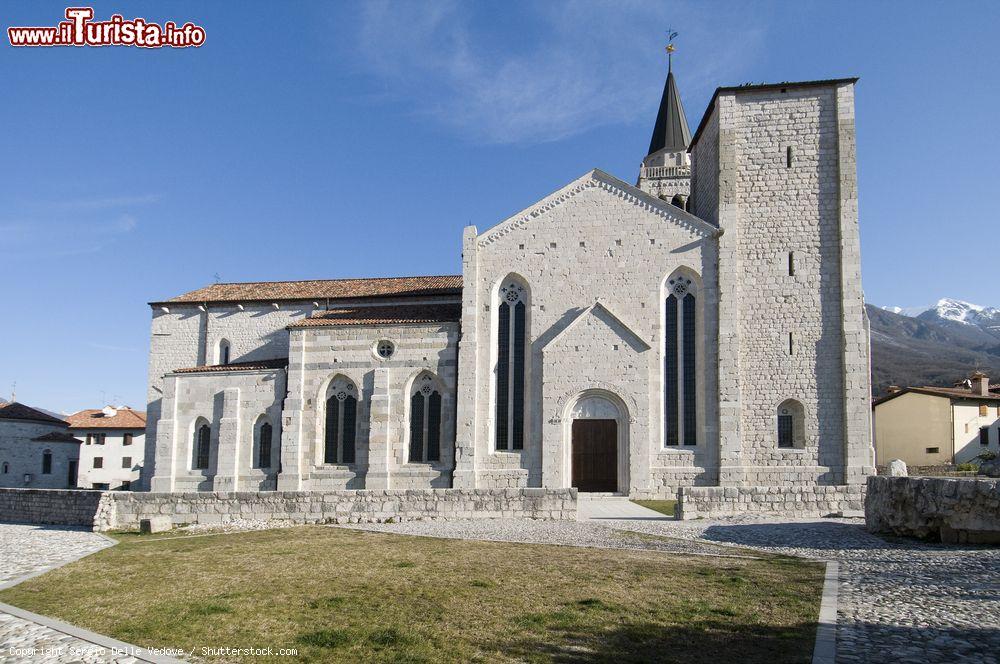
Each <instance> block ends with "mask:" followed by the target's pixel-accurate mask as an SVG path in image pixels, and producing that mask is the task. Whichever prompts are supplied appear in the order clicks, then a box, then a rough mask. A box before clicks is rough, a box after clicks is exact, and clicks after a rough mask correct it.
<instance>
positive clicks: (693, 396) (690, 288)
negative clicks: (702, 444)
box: [663, 275, 698, 446]
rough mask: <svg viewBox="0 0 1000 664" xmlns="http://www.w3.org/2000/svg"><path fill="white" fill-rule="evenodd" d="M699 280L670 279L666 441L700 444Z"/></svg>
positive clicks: (665, 372) (666, 336)
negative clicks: (696, 292) (698, 394)
mask: <svg viewBox="0 0 1000 664" xmlns="http://www.w3.org/2000/svg"><path fill="white" fill-rule="evenodd" d="M694 288H695V284H694V282H692V280H691V279H689V278H688V277H686V276H683V275H679V276H675V277H671V278H670V279H669V280H668V281H667V292H668V295H667V299H666V303H665V311H664V320H663V335H664V356H663V379H664V389H663V395H664V419H665V421H664V442H665V444H666V445H669V446H676V445H682V444H683V445H686V446H690V445H697V444H698V401H697V393H698V379H697V376H698V373H697V371H698V360H697V353H698V343H697V342H698V336H697V335H698V325H697V310H696V304H697V300H696V297H695V293H694Z"/></svg>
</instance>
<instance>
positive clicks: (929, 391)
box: [872, 385, 1000, 407]
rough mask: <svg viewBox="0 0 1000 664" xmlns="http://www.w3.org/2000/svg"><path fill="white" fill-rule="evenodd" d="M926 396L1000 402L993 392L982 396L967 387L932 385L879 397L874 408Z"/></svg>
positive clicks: (873, 405) (997, 395)
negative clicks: (899, 399) (902, 397)
mask: <svg viewBox="0 0 1000 664" xmlns="http://www.w3.org/2000/svg"><path fill="white" fill-rule="evenodd" d="M911 392H912V393H913V394H926V395H928V396H932V397H943V398H946V399H965V400H968V401H987V402H990V403H992V402H995V401H1000V394H996V393H994V392H991V393H989V394H980V393H979V392H974V391H972V390H970V389H968V388H966V387H933V386H930V385H925V386H923V387H904V388H903V389H901V390H899V391H898V392H893V393H892V394H887V395H886V396H884V397H879V398H878V399H875V400H874V401H873V402H872V407H875V406H880V405H882V404H884V403H885V402H886V401H892V400H893V399H895V398H896V397H901V396H903V395H904V394H909V393H911Z"/></svg>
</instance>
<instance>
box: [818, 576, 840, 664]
mask: <svg viewBox="0 0 1000 664" xmlns="http://www.w3.org/2000/svg"><path fill="white" fill-rule="evenodd" d="M839 592H840V563H838V562H835V561H832V560H831V561H828V562H827V563H826V576H825V578H824V580H823V598H822V600H821V601H820V605H819V624H818V625H817V626H816V645H815V646H814V647H813V657H812V664H835V662H836V660H837V600H838V595H839Z"/></svg>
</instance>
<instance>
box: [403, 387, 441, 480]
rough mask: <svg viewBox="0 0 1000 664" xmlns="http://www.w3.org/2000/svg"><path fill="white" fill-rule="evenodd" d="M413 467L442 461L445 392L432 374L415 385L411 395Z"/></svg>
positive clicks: (410, 454)
mask: <svg viewBox="0 0 1000 664" xmlns="http://www.w3.org/2000/svg"><path fill="white" fill-rule="evenodd" d="M408 459H409V462H410V463H425V462H428V463H429V462H432V461H440V460H441V391H440V389H438V386H437V385H436V384H435V381H434V378H433V377H432V376H431V375H430V374H426V373H425V374H422V375H421V376H419V377H418V378H417V380H415V381H414V382H413V390H412V393H411V395H410V453H409V457H408Z"/></svg>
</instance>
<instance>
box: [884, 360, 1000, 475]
mask: <svg viewBox="0 0 1000 664" xmlns="http://www.w3.org/2000/svg"><path fill="white" fill-rule="evenodd" d="M872 409H873V411H874V412H873V419H874V426H875V463H876V464H877V465H879V466H884V465H886V464H887V463H889V462H890V461H891V460H893V459H902V460H903V461H905V462H906V464H907V465H909V466H938V465H942V464H951V463H955V464H958V463H965V462H968V461H971V460H972V459H974V458H976V457H977V456H979V455H980V454H982V453H983V452H986V451H992V452H998V451H1000V394H998V393H996V392H991V391H990V385H989V378H987V377H986V375H985V374H983V373H981V372H976V373H974V374H972V378H971V379H970V380H968V381H966V382H965V383H962V384H959V385H957V386H955V387H906V388H899V387H892V388H890V393H889V394H888V395H887V396H884V397H882V398H880V399H876V400H875V402H874V404H873V406H872Z"/></svg>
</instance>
